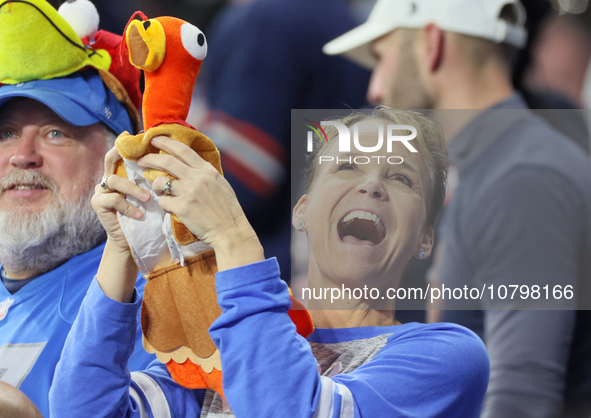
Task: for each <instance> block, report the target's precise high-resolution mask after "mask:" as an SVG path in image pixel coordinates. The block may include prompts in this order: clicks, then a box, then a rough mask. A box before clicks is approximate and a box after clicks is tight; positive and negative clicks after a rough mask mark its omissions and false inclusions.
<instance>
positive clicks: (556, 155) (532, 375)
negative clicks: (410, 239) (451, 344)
mask: <svg viewBox="0 0 591 418" xmlns="http://www.w3.org/2000/svg"><path fill="white" fill-rule="evenodd" d="M524 23H525V12H524V10H523V7H522V5H521V4H520V3H519V1H518V0H378V1H377V3H376V4H375V6H374V9H373V10H372V13H371V14H370V16H369V18H368V20H367V22H365V23H364V24H362V25H360V26H359V27H357V28H355V29H353V30H351V31H350V32H347V33H346V34H344V35H342V36H340V37H339V38H337V39H335V40H333V41H331V42H330V43H328V44H327V45H325V47H324V52H326V53H328V54H345V56H347V57H349V58H350V59H352V60H353V61H355V62H357V63H358V64H360V65H363V66H365V67H367V68H372V69H373V73H372V78H371V81H370V85H369V88H368V99H369V100H370V101H371V102H374V103H376V104H377V103H387V104H391V105H393V106H399V107H406V108H418V109H421V108H422V109H427V108H429V109H491V110H489V111H486V112H480V114H479V115H478V116H476V117H475V113H474V112H466V111H463V112H462V111H456V113H455V114H454V115H453V119H454V120H455V122H458V121H460V119H465V120H464V121H463V122H462V125H461V129H460V130H459V131H456V132H455V133H450V135H449V136H450V138H451V142H450V147H449V153H450V159H451V161H452V163H453V164H454V165H455V167H456V168H457V170H458V172H459V185H458V187H457V188H456V190H455V192H454V194H453V199H451V202H450V203H449V204H448V206H447V207H446V209H445V212H444V214H443V217H442V219H441V228H440V230H441V240H442V241H443V243H444V244H445V245H444V246H440V248H441V249H444V250H441V251H442V260H443V262H442V264H441V265H440V266H439V269H438V271H439V276H440V281H441V283H442V284H443V285H444V286H446V287H448V288H464V286H467V288H469V289H473V288H478V289H479V290H483V289H486V291H487V292H489V293H486V296H485V297H484V298H483V299H482V300H463V301H454V300H449V298H447V299H446V300H445V309H446V310H445V312H444V313H443V318H442V319H443V320H446V321H451V322H457V323H460V324H462V325H465V326H468V327H469V328H471V329H472V330H474V331H475V332H476V333H477V334H479V335H480V336H481V337H482V338H483V339H484V341H485V343H486V345H487V349H488V351H489V355H490V359H491V378H490V383H489V388H488V392H487V399H486V401H485V405H484V408H483V416H486V417H497V416H532V417H541V416H579V414H586V415H584V416H589V414H591V315H590V313H591V311H590V310H589V309H590V304H591V296H590V290H589V288H590V285H589V283H590V282H591V257H590V256H589V254H591V193H590V192H589V190H591V164H590V163H589V160H588V159H587V158H586V157H585V156H584V154H583V153H582V152H581V151H580V150H579V149H578V148H576V146H574V145H573V144H572V143H571V141H569V140H568V139H567V138H565V137H563V136H562V135H560V134H558V133H557V132H556V131H554V130H553V129H552V128H551V127H550V126H549V125H547V124H546V123H545V122H544V121H543V120H541V119H539V118H537V117H535V116H533V115H532V114H531V112H530V111H529V110H527V106H526V104H525V102H524V101H523V98H522V97H521V95H520V94H519V93H517V92H515V90H514V88H513V86H512V84H511V78H510V77H511V57H512V55H513V54H514V51H515V49H516V48H519V47H522V46H523V45H524V43H525V41H526V32H525V29H524ZM446 116H447V117H446V119H449V112H448V113H447V114H446ZM458 132H459V133H458ZM511 286H513V287H511ZM499 289H500V290H501V294H500V297H499V293H498V291H499ZM503 289H506V290H511V291H512V290H513V289H519V291H521V290H523V291H524V293H523V295H525V292H526V291H527V292H529V293H528V296H527V297H525V298H523V296H522V295H521V294H520V295H519V296H518V297H517V298H515V295H514V297H513V298H510V297H508V296H506V295H505V296H503V292H502V290H503ZM538 290H539V291H541V292H542V293H541V294H539V295H538V293H535V291H538ZM546 290H549V292H548V294H546ZM571 290H572V291H573V292H572V293H567V294H565V293H564V292H565V291H567V292H568V291H571ZM532 291H534V293H531V292H532ZM554 291H555V292H554ZM553 292H554V293H553ZM491 295H492V296H494V298H491ZM509 296H510V293H509ZM536 298H537V299H536ZM468 299H470V298H468ZM534 299H535V300H536V303H538V304H537V305H534V307H535V308H537V309H538V310H531V309H526V308H531V306H532V305H526V304H525V302H533V301H534ZM541 302H543V303H541ZM550 308H551V309H554V310H550ZM468 309H470V310H468ZM539 309H542V310H539ZM546 309H547V310H546Z"/></svg>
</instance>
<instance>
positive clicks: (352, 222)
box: [337, 210, 386, 245]
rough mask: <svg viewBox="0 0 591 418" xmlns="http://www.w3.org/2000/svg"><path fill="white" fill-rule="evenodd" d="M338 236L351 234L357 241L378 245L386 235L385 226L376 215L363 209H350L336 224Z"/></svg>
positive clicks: (342, 236) (342, 237)
mask: <svg viewBox="0 0 591 418" xmlns="http://www.w3.org/2000/svg"><path fill="white" fill-rule="evenodd" d="M337 230H338V233H339V237H340V238H341V240H343V239H344V238H345V237H348V236H351V237H353V238H355V239H357V240H359V241H369V242H371V243H372V244H374V245H378V244H379V243H380V242H382V241H383V240H384V238H385V237H386V227H385V226H384V224H383V223H382V220H381V219H380V217H379V216H378V215H376V214H375V213H371V212H366V211H364V210H352V211H351V212H349V213H347V214H346V215H345V216H344V217H343V219H341V220H340V221H339V223H338V225H337Z"/></svg>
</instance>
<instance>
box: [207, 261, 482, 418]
mask: <svg viewBox="0 0 591 418" xmlns="http://www.w3.org/2000/svg"><path fill="white" fill-rule="evenodd" d="M216 286H217V292H218V303H219V304H220V307H221V308H222V315H221V316H220V317H219V318H218V319H217V320H216V321H215V322H214V323H213V325H212V327H211V328H210V334H211V336H212V338H213V340H214V342H215V343H216V345H217V346H218V348H219V350H220V355H221V360H222V364H223V367H224V374H223V385H224V394H225V395H226V398H227V400H228V403H229V404H230V406H231V407H232V411H233V412H234V413H235V414H236V416H239V417H271V416H288V415H289V416H295V417H311V416H315V417H316V416H317V417H349V416H350V417H352V416H356V417H373V416H391V417H396V416H433V415H438V414H448V415H450V416H478V415H479V413H480V408H481V406H482V399H483V397H484V393H485V391H486V385H487V381H488V371H489V363H488V357H487V355H486V350H485V348H484V345H483V344H482V342H481V341H480V340H479V339H478V338H477V337H476V336H475V335H474V334H473V333H472V332H470V331H467V330H466V329H464V328H461V327H458V326H452V325H448V326H446V327H441V329H437V330H430V329H429V330H425V331H421V330H419V331H415V332H409V333H408V335H402V336H399V337H397V338H391V339H389V341H388V343H387V345H386V347H384V348H383V349H382V350H381V351H380V352H379V353H378V355H376V357H374V359H372V360H371V361H370V362H368V363H367V364H365V365H364V366H361V367H359V368H358V369H357V370H355V371H353V372H351V373H349V374H343V375H337V376H335V377H333V378H328V377H325V376H322V377H321V376H320V374H319V372H318V367H317V361H316V359H315V358H314V356H313V354H312V351H311V349H310V346H309V344H308V343H307V341H306V340H304V339H303V338H302V337H300V336H299V335H297V333H296V331H295V326H294V325H293V324H292V323H291V321H290V319H289V317H288V315H286V312H287V310H288V309H289V303H290V301H289V294H288V291H287V286H286V285H285V283H283V282H282V281H281V280H280V279H279V271H278V268H277V264H276V262H275V261H273V260H266V261H263V262H260V263H256V264H252V265H249V266H244V267H241V268H238V269H233V270H228V271H224V272H220V273H218V274H217V276H216Z"/></svg>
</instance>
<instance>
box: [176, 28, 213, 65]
mask: <svg viewBox="0 0 591 418" xmlns="http://www.w3.org/2000/svg"><path fill="white" fill-rule="evenodd" d="M181 39H182V41H183V46H184V47H185V49H186V50H187V52H188V53H189V54H191V55H192V56H193V57H195V58H196V59H198V60H200V61H202V60H203V59H204V58H205V56H206V55H207V41H206V39H205V35H204V34H203V32H201V30H200V29H199V28H197V27H195V26H193V25H191V24H190V23H185V24H183V25H182V26H181Z"/></svg>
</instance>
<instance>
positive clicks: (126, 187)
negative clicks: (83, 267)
mask: <svg viewBox="0 0 591 418" xmlns="http://www.w3.org/2000/svg"><path fill="white" fill-rule="evenodd" d="M120 159H121V156H120V155H119V153H118V152H117V149H116V148H113V149H111V150H110V151H109V152H108V153H107V154H106V155H105V175H104V179H106V187H107V189H108V190H107V189H105V188H103V187H102V186H101V184H98V185H97V186H96V188H95V192H94V196H93V197H92V207H93V209H94V211H95V212H96V214H97V215H98V218H99V220H100V221H101V224H102V225H103V228H104V229H105V231H106V232H107V237H108V239H109V241H110V243H111V244H112V248H113V249H118V250H120V251H121V252H129V251H130V250H129V245H128V244H127V240H126V239H125V235H123V231H122V229H121V226H120V225H119V220H118V219H117V212H121V213H122V214H124V215H126V216H129V217H131V218H134V219H140V218H141V217H142V216H143V212H142V211H141V210H140V209H139V208H137V207H135V206H133V205H132V204H131V203H129V202H128V201H127V200H125V195H129V196H132V197H135V198H136V199H138V200H141V201H143V202H147V201H148V200H150V193H149V192H148V191H147V190H144V189H142V188H141V187H139V186H136V185H135V184H133V183H132V182H131V181H129V180H127V179H125V178H123V177H119V176H117V175H114V173H115V163H116V162H117V161H118V160H120Z"/></svg>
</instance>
